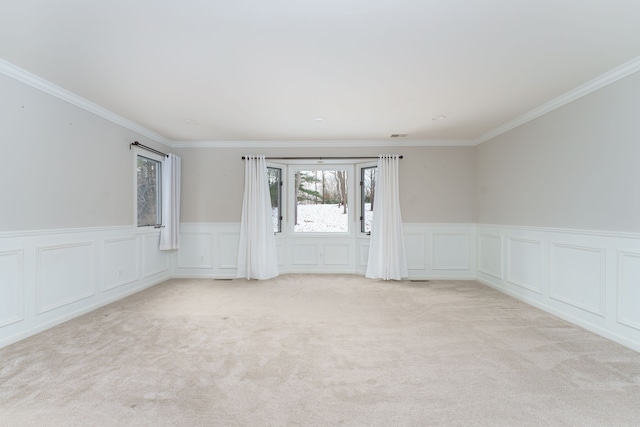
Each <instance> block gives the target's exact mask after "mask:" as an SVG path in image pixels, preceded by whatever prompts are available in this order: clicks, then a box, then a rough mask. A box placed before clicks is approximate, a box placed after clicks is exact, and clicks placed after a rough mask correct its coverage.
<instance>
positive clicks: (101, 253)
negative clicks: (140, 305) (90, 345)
mask: <svg viewBox="0 0 640 427" xmlns="http://www.w3.org/2000/svg"><path fill="white" fill-rule="evenodd" d="M158 239H159V232H158V231H157V230H154V231H152V232H148V233H144V232H143V233H139V232H138V230H136V228H135V227H133V226H123V227H104V228H82V229H61V230H38V231H25V232H11V233H1V234H0V277H2V286H1V287H0V347H3V346H5V345H8V344H11V343H13V342H16V341H19V340H21V339H23V338H26V337H28V336H30V335H33V334H36V333H38V332H41V331H43V330H46V329H49V328H51V327H53V326H56V325H58V324H60V323H62V322H65V321H67V320H70V319H72V318H74V317H77V316H80V315H82V314H85V313H88V312H90V311H92V310H95V309H96V308H99V307H101V306H104V305H106V304H109V303H111V302H114V301H117V300H119V299H121V298H123V297H125V296H128V295H131V294H133V293H136V292H138V291H140V290H142V289H145V288H147V287H149V286H152V285H154V284H156V283H160V282H162V281H164V280H167V279H168V278H170V270H169V268H168V264H167V257H168V255H167V254H166V253H161V252H160V251H159V250H158V245H157V243H156V244H155V246H154V242H158ZM143 241H145V243H146V244H144V245H143ZM143 251H146V255H145V256H146V259H147V260H149V261H151V262H150V263H149V265H150V268H151V271H154V270H155V273H153V274H148V277H143V276H142V274H141V271H142V268H141V267H140V264H141V263H140V260H141V259H143V253H142V252H143ZM156 260H161V261H160V262H157V261H156ZM160 267H162V269H161V268H160Z"/></svg>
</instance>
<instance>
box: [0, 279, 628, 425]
mask: <svg viewBox="0 0 640 427" xmlns="http://www.w3.org/2000/svg"><path fill="white" fill-rule="evenodd" d="M0 362H1V364H0V425H2V426H22V425H24V426H39V425H41V426H121V425H136V426H138V425H139V426H165V425H166V426H340V425H344V426H431V425H444V426H485V425H488V426H528V425H539V426H596V425H598V426H622V425H629V426H632V425H635V426H637V425H640V353H636V352H633V351H631V350H629V349H626V348H624V347H622V346H619V345H617V344H615V343H612V342H610V341H607V340H605V339H603V338H600V337H598V336H596V335H594V334H591V333H589V332H587V331H584V330H582V329H580V328H578V327H575V326H572V325H570V324H568V323H566V322H564V321H561V320H558V319H556V318H554V317H552V316H550V315H548V314H546V313H544V312H542V311H539V310H537V309H535V308H532V307H529V306H527V305H525V304H523V303H520V302H518V301H516V300H514V299H512V298H509V297H507V296H505V295H502V294H500V293H499V292H496V291H494V290H492V289H490V288H488V287H485V286H483V285H481V284H478V283H475V282H460V281H432V282H427V283H412V282H377V281H370V280H366V279H364V278H361V277H358V276H349V275H329V276H327V275H302V276H296V275H288V276H282V277H280V278H277V279H274V280H270V281H265V282H259V281H251V282H247V281H244V280H234V281H213V280H171V281H168V282H165V283H162V284H160V285H157V286H155V287H153V288H151V289H148V290H146V291H143V292H141V293H139V294H136V295H134V296H132V297H129V298H127V299H124V300H122V301H119V302H117V303H115V304H111V305H109V306H107V307H104V308H102V309H99V310H97V311H94V312H92V313H90V314H88V315H86V316H83V317H80V318H78V319H75V320H73V321H70V322H67V323H66V324H64V325H61V326H59V327H57V328H54V329H51V330H49V331H46V332H44V333H41V334H39V335H37V336H34V337H32V338H29V339H27V340H24V341H21V342H19V343H16V344H14V345H11V346H9V347H6V348H4V349H0Z"/></svg>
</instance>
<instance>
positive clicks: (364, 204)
mask: <svg viewBox="0 0 640 427" xmlns="http://www.w3.org/2000/svg"><path fill="white" fill-rule="evenodd" d="M377 169H378V168H377V166H370V167H363V168H361V169H360V231H361V232H363V233H367V234H368V233H371V221H372V220H373V205H374V203H375V198H376V171H377Z"/></svg>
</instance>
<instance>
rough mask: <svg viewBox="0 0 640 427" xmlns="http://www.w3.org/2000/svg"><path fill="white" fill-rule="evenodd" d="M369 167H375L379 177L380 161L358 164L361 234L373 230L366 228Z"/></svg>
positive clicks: (368, 233)
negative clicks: (366, 172) (365, 190)
mask: <svg viewBox="0 0 640 427" xmlns="http://www.w3.org/2000/svg"><path fill="white" fill-rule="evenodd" d="M367 169H375V171H376V179H377V173H378V163H377V162H368V163H360V164H358V180H359V186H360V191H359V193H358V197H359V199H358V202H359V203H358V209H359V216H358V220H359V222H360V233H361V234H365V235H367V236H369V235H371V230H369V231H366V230H365V225H366V221H365V217H366V214H365V194H364V171H365V170H367Z"/></svg>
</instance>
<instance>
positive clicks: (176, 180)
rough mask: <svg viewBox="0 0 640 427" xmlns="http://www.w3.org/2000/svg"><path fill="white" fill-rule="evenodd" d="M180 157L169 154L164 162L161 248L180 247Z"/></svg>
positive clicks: (165, 249) (163, 249)
mask: <svg viewBox="0 0 640 427" xmlns="http://www.w3.org/2000/svg"><path fill="white" fill-rule="evenodd" d="M180 164H181V159H180V157H178V156H176V155H175V154H169V155H168V156H167V157H165V158H164V161H163V162H162V228H161V229H160V250H161V251H168V250H171V249H178V248H179V247H180Z"/></svg>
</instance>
